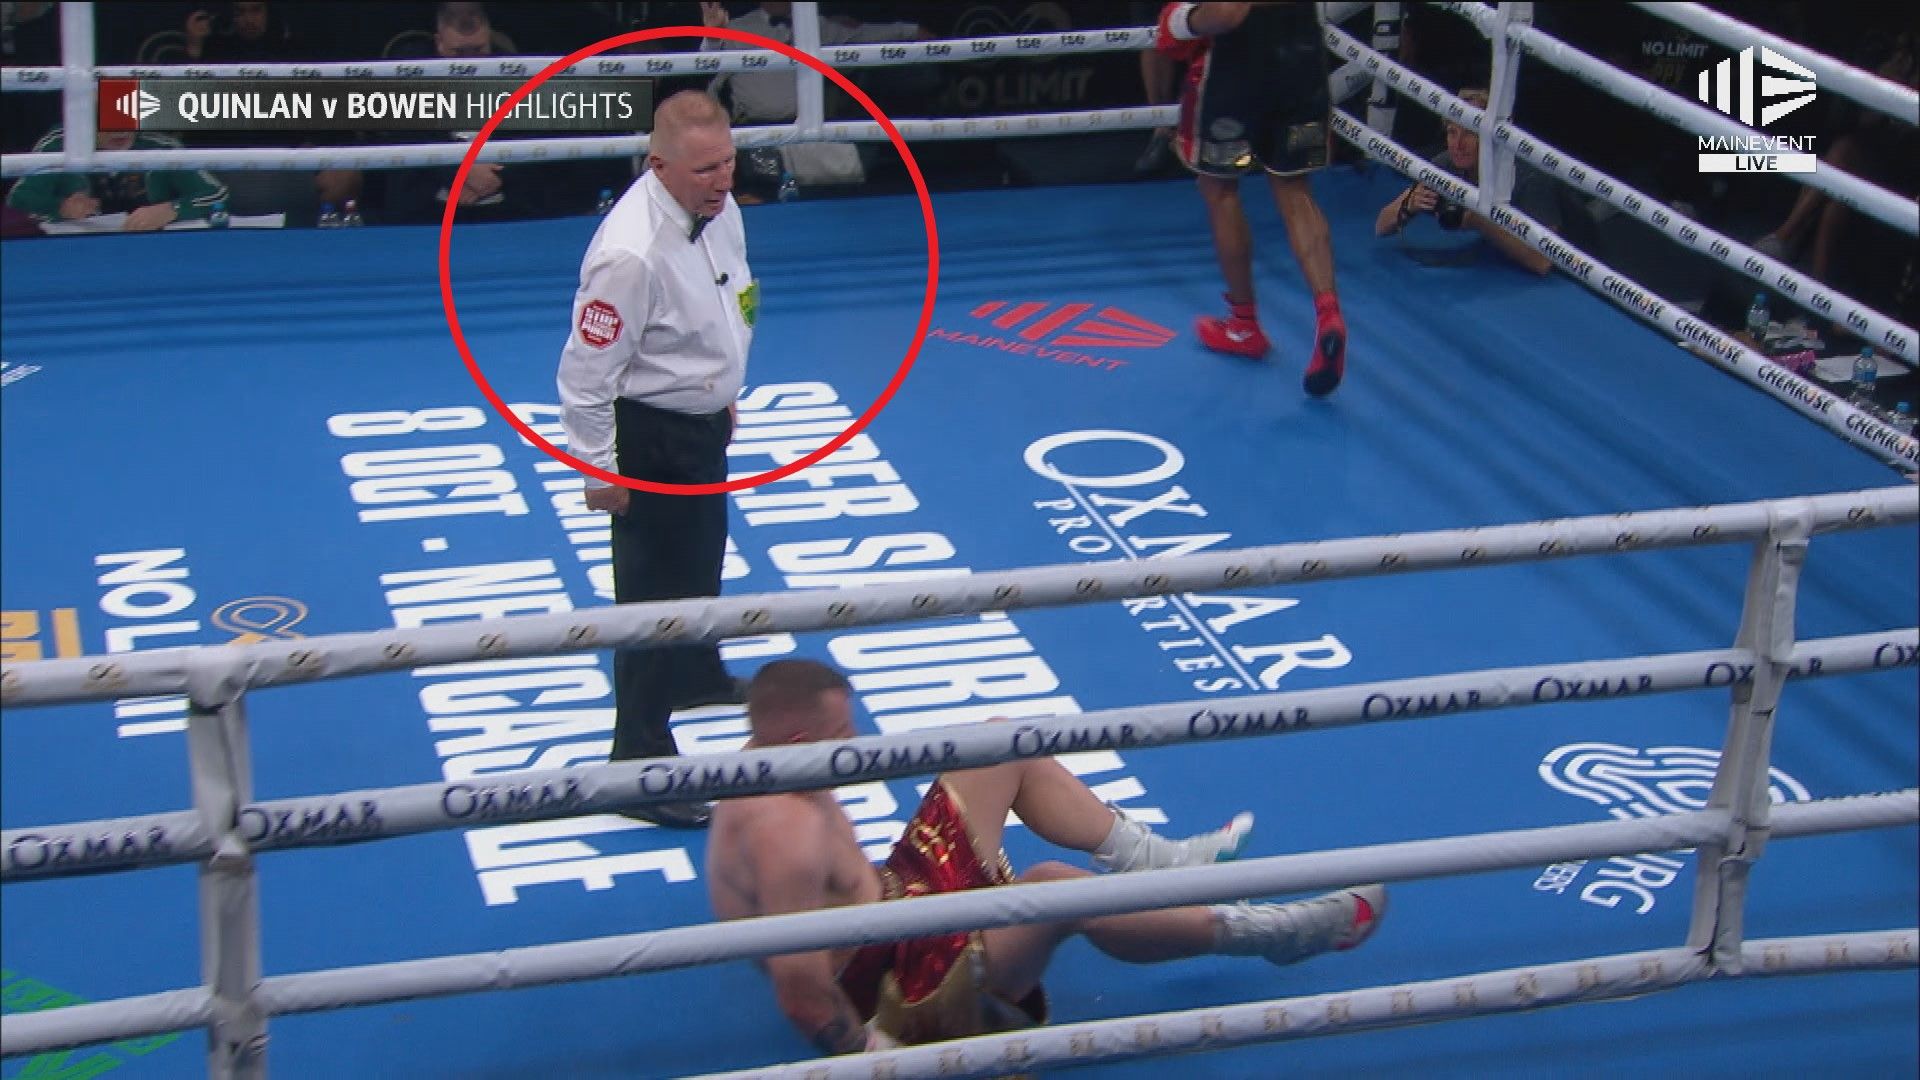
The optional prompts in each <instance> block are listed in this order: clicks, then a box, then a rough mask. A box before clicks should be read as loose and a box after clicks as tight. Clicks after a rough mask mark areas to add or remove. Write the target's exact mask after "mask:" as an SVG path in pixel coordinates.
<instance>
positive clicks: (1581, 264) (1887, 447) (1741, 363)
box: [1333, 94, 1920, 472]
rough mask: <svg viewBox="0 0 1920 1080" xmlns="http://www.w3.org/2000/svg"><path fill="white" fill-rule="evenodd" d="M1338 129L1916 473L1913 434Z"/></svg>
mask: <svg viewBox="0 0 1920 1080" xmlns="http://www.w3.org/2000/svg"><path fill="white" fill-rule="evenodd" d="M1441 97H1442V98H1451V99H1452V100H1454V101H1455V102H1456V103H1457V104H1458V105H1459V107H1460V108H1461V109H1463V110H1464V109H1466V108H1469V106H1468V105H1467V104H1466V103H1465V102H1460V101H1459V100H1458V99H1457V98H1452V95H1451V94H1443V95H1441ZM1416 100H1422V99H1416ZM1422 103H1423V104H1424V101H1423V102H1422ZM1450 112H1451V108H1450V109H1449V113H1450ZM1333 129H1334V131H1335V132H1336V133H1337V134H1339V136H1340V137H1341V138H1343V139H1345V140H1347V141H1348V142H1350V143H1352V144H1353V145H1354V146H1356V147H1358V148H1359V149H1360V150H1361V151H1363V152H1364V153H1366V154H1368V155H1369V156H1371V157H1375V158H1378V159H1379V160H1381V161H1384V162H1386V163H1387V164H1389V165H1392V166H1393V167H1394V168H1395V169H1398V170H1399V171H1401V172H1403V173H1406V174H1407V175H1408V176H1411V177H1416V178H1418V179H1419V180H1420V181H1421V182H1422V183H1424V184H1428V185H1430V186H1433V187H1436V188H1440V189H1442V190H1444V191H1445V192H1446V193H1447V194H1448V196H1449V197H1450V198H1454V199H1456V200H1457V201H1460V202H1462V203H1464V204H1465V205H1468V206H1474V207H1481V208H1482V210H1483V213H1485V214H1486V216H1487V218H1488V219H1490V220H1491V221H1493V222H1494V224H1496V225H1498V226H1500V227H1501V228H1502V229H1505V230H1506V231H1507V232H1509V233H1512V234H1513V235H1515V236H1517V237H1519V238H1520V239H1521V240H1523V241H1525V242H1526V243H1527V244H1529V245H1531V246H1532V247H1534V248H1535V249H1537V250H1539V251H1540V252H1541V253H1542V254H1544V255H1546V256H1547V257H1548V258H1550V259H1552V260H1553V261H1554V262H1555V263H1557V264H1558V265H1559V266H1560V268H1561V269H1563V270H1565V271H1566V272H1567V274H1568V275H1569V276H1571V277H1573V278H1574V279H1576V280H1578V281H1579V282H1581V283H1582V284H1584V285H1586V286H1587V287H1588V288H1590V289H1592V290H1593V291H1595V292H1597V293H1599V294H1600V295H1601V296H1604V297H1606V298H1607V299H1608V300H1611V301H1612V302H1613V303H1614V305H1615V306H1617V307H1619V308H1620V309H1621V310H1623V311H1626V312H1627V313H1629V314H1631V315H1633V316H1634V317H1636V318H1638V319H1640V320H1641V321H1643V322H1648V323H1652V324H1653V325H1655V326H1657V327H1660V328H1661V329H1662V330H1664V331H1666V332H1667V333H1668V334H1670V335H1672V336H1673V338H1674V339H1675V340H1678V341H1681V342H1686V343H1690V344H1689V351H1691V352H1693V353H1694V354H1695V355H1697V356H1699V357H1701V358H1703V359H1705V360H1708V361H1710V362H1712V363H1713V364H1715V365H1717V366H1719V367H1720V368H1722V369H1724V370H1726V371H1728V372H1730V373H1732V374H1733V375H1735V376H1737V377H1738V378H1740V379H1741V380H1742V381H1744V382H1746V383H1748V384H1750V385H1752V386H1755V387H1758V388H1759V389H1761V390H1763V391H1765V392H1766V393H1767V394H1768V395H1769V396H1771V397H1773V398H1774V399H1775V400H1777V401H1780V402H1783V403H1785V404H1786V405H1787V406H1789V407H1790V408H1792V409H1793V410H1794V411H1795V412H1798V413H1800V414H1801V415H1803V416H1806V417H1808V418H1809V419H1811V420H1814V421H1816V422H1817V423H1819V424H1820V425H1821V426H1823V427H1825V428H1827V429H1828V430H1830V431H1832V432H1833V433H1834V434H1836V435H1839V436H1840V437H1841V438H1843V439H1846V440H1847V441H1848V442H1851V443H1853V444H1855V445H1856V446H1859V447H1861V448H1862V449H1864V450H1867V451H1868V452H1870V453H1872V454H1873V455H1874V456H1875V457H1877V458H1879V459H1880V460H1882V461H1885V462H1887V463H1888V464H1890V465H1896V466H1898V467H1900V468H1902V469H1904V470H1907V471H1909V472H1911V471H1914V470H1916V469H1920V440H1916V439H1915V437H1914V436H1912V435H1908V434H1903V433H1902V432H1900V431H1899V430H1897V429H1895V428H1894V427H1892V426H1890V425H1889V424H1887V423H1886V422H1885V421H1884V420H1882V419H1880V418H1879V417H1878V416H1875V415H1873V414H1872V413H1869V412H1866V411H1865V410H1862V409H1860V408H1857V407H1855V406H1854V405H1853V403H1851V402H1849V401H1847V400H1845V399H1843V398H1841V397H1839V396H1838V395H1836V394H1833V393H1831V392H1829V391H1828V390H1826V389H1824V388H1823V387H1821V386H1819V385H1817V384H1816V383H1814V382H1812V381H1811V380H1809V379H1806V378H1803V377H1801V376H1799V375H1796V374H1794V373H1793V372H1791V371H1788V370H1787V369H1786V368H1784V367H1781V366H1780V365H1779V364H1776V363H1773V362H1772V361H1770V360H1768V359H1767V358H1766V357H1764V356H1762V355H1761V354H1759V353H1757V352H1755V351H1753V350H1752V349H1749V348H1747V347H1746V346H1745V345H1743V344H1742V343H1741V342H1740V341H1738V340H1737V339H1735V338H1734V337H1733V336H1732V335H1730V334H1724V333H1721V332H1720V331H1718V330H1716V329H1714V328H1713V327H1712V326H1710V325H1708V324H1707V323H1706V322H1705V321H1703V320H1701V319H1699V318H1697V317H1696V316H1694V315H1693V313H1691V312H1689V311H1688V310H1687V309H1686V308H1684V307H1681V306H1680V305H1679V304H1677V303H1675V302H1673V301H1672V300H1670V299H1667V298H1666V297H1663V296H1661V295H1659V294H1658V293H1655V292H1653V291H1652V290H1650V289H1648V288H1646V287H1645V286H1643V285H1640V284H1638V283H1636V282H1634V281H1633V279H1631V278H1628V277H1626V276H1625V275H1623V274H1621V273H1619V272H1617V271H1615V270H1614V269H1613V268H1612V267H1610V266H1608V265H1606V264H1605V263H1603V262H1601V261H1599V260H1598V259H1596V258H1594V257H1593V256H1592V255H1590V254H1588V253H1586V252H1584V251H1581V250H1580V249H1579V248H1576V247H1574V246H1573V245H1572V244H1571V243H1568V242H1567V240H1566V239H1565V238H1564V237H1562V236H1560V235H1559V234H1558V233H1555V232H1553V231H1552V230H1551V229H1548V228H1547V227H1546V226H1544V225H1542V224H1540V223H1539V222H1538V221H1535V220H1534V219H1533V218H1531V217H1529V216H1527V215H1526V214H1525V213H1523V212H1522V211H1521V210H1520V209H1519V208H1518V207H1516V206H1514V205H1513V204H1512V203H1499V204H1496V205H1494V206H1493V207H1491V208H1486V206H1485V202H1484V201H1483V200H1482V199H1481V196H1480V189H1479V188H1477V187H1474V186H1473V185H1470V184H1468V183H1466V182H1465V181H1463V180H1461V179H1459V178H1458V177H1455V176H1451V175H1449V174H1448V173H1447V172H1446V171H1445V170H1443V169H1440V168H1437V167H1435V166H1431V165H1426V164H1423V163H1422V162H1421V161H1420V159H1419V158H1416V157H1415V156H1413V154H1411V153H1409V152H1408V151H1407V149H1406V148H1405V147H1403V146H1401V145H1400V144H1398V143H1396V142H1394V141H1393V140H1392V139H1390V138H1388V137H1387V136H1386V135H1384V134H1382V133H1381V132H1378V131H1375V130H1373V129H1372V128H1369V127H1367V126H1366V125H1365V124H1362V123H1360V122H1359V121H1358V120H1355V119H1353V118H1352V117H1350V116H1348V115H1346V114H1345V113H1342V112H1338V111H1336V112H1334V113H1333Z"/></svg>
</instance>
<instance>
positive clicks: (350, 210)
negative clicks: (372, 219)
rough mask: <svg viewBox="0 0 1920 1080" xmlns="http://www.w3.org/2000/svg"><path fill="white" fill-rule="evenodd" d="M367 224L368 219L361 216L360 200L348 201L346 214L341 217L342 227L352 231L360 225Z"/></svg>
mask: <svg viewBox="0 0 1920 1080" xmlns="http://www.w3.org/2000/svg"><path fill="white" fill-rule="evenodd" d="M366 223H367V222H366V219H365V218H362V217H361V216H360V202H359V200H357V199H348V200H347V209H346V212H345V213H343V214H341V215H340V225H341V227H343V228H348V229H351V228H354V227H355V226H358V225H365V224H366Z"/></svg>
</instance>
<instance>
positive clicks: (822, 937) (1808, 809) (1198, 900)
mask: <svg viewBox="0 0 1920 1080" xmlns="http://www.w3.org/2000/svg"><path fill="white" fill-rule="evenodd" d="M1916 822H1920V789H1907V790H1904V791H1897V792H1887V793H1884V794H1877V795H1857V796H1848V797H1845V798H1838V799H1823V800H1816V801H1813V802H1807V803H1787V804H1782V805H1781V806H1779V807H1776V808H1775V810H1774V819H1773V824H1772V835H1773V836H1774V837H1775V838H1777V839H1793V838H1797V837H1799V836H1801V835H1827V834H1831V833H1837V832H1848V831H1854V830H1860V829H1875V828H1893V827H1899V826H1904V825H1912V824H1914V823H1916ZM1729 824H1730V821H1729V817H1728V815H1727V814H1726V813H1725V812H1724V811H1717V810H1693V811H1685V812H1682V813H1677V814H1667V815H1662V816H1659V817H1653V818H1640V819H1632V820H1620V821H1604V822H1592V823H1587V824H1580V825H1556V826H1550V827H1546V828H1537V829H1515V830H1508V831H1501V832H1491V833H1478V834H1472V835H1466V836H1448V837H1442V838H1439V839H1433V840H1412V841H1403V842H1399V843H1391V844H1374V845H1368V846H1364V847H1355V848H1342V849H1335V850H1329V851H1316V852H1309V853H1305V854H1299V855H1275V856H1268V857H1266V858H1259V859H1247V860H1241V861H1237V862H1228V863H1216V864H1213V865H1209V866H1192V867H1185V868H1181V869H1173V870H1153V871H1142V872H1137V873H1130V874H1110V875H1102V876H1098V877H1092V878H1080V879H1075V880H1068V881H1051V882H1044V883H1030V884H1020V885H1005V886H1000V887H997V888H993V889H976V890H969V891H966V892H958V893H943V894H939V895H934V896H924V897H913V898H908V899H903V900H893V901H886V902H882V903H878V904H870V905H864V906H863V907H862V908H861V909H860V912H859V914H858V916H853V915H852V912H851V911H850V910H849V909H846V908H839V909H827V910H821V911H808V912H801V913H798V914H791V915H769V916H761V917H758V918H753V919H742V920H736V921H732V922H726V923H707V924H700V925H694V926H681V927H674V928H671V929H667V930H653V931H646V932H643V933H636V934H621V935H615V936H610V937H602V938H591V939H583V940H576V941H567V942H561V943H558V944H552V945H533V946H526V947H522V948H515V949H503V950H498V951H494V952H487V953H469V954H465V955H459V956H441V957H434V958H431V959H427V960H405V961H396V962H392V963H385V964H366V965H359V966H355V967H346V968H335V969H331V970H327V971H319V972H305V973H300V974H295V975H278V976H271V977H268V978H265V979H262V980H261V981H260V984H259V986H258V987H257V988H256V989H255V991H254V993H253V995H252V997H253V1003H254V1005H255V1006H257V1007H258V1008H259V1009H260V1010H261V1012H262V1013H263V1014H265V1015H267V1016H284V1015H288V1014H292V1013H302V1012H316V1011H321V1010H326V1009H337V1008H347V1007H356V1006H366V1005H380V1004H388V1003H392V1002H396V1001H407V1000H413V999H417V998H425V997H443V996H448V995H453V994H464V993H476V992H480V991H488V990H507V989H530V988H533V987H538V986H548V985H552V984H555V983H563V982H577V981H582V980H587V979H600V978H612V977H616V976H626V975H639V974H645V973H649V972H658V971H667V970H672V969H675V968H684V967H692V966H696V965H705V964H716V963H724V962H728V961H734V960H750V959H758V958H761V957H766V956H775V955H779V954H782V953H790V952H797V951H805V950H813V949H827V948H843V947H849V946H859V945H871V944H875V943H878V942H885V941H902V940H907V939H911V938H922V937H928V936H932V935H937V934H947V933H956V932H959V931H963V930H968V929H985V928H991V927H998V926H1017V925H1024V924H1030V923H1036V922H1048V921H1053V920H1058V919H1066V918H1090V917H1093V916H1098V915H1114V914H1122V913H1125V912H1130V911H1142V910H1152V909H1158V908H1165V907H1173V906H1177V905H1182V904H1210V903H1220V902H1225V901H1231V900H1237V899H1240V898H1243V897H1248V896H1278V895H1287V894H1293V893H1301V892H1311V891H1317V890H1322V889H1330V888H1339V887H1341V886H1344V885H1351V884H1354V883H1356V882H1362V881H1379V882H1385V883H1389V884H1391V883H1393V882H1399V881H1414V880H1423V879H1428V878H1433V877H1442V876H1455V875H1460V874H1477V873H1490V872H1494V871H1498V870H1512V869H1519V868H1523V867H1535V866H1546V865H1551V864H1554V863H1560V862H1568V861H1573V860H1580V859H1602V858H1610V857H1613V856H1616V855H1620V856H1624V855H1633V854H1638V853H1651V852H1665V851H1685V850H1688V849H1692V848H1697V847H1699V846H1701V845H1703V844H1706V843H1708V842H1710V841H1712V840H1714V839H1715V838H1718V837H1721V836H1724V835H1725V834H1726V833H1727V829H1728V826H1729ZM1803 830H1804V831H1803ZM1908 964H1909V965H1910V964H1911V961H1910V960H1909V961H1908ZM192 993H193V991H191V990H185V991H166V992H163V993H161V994H156V995H147V996H144V997H139V998H126V999H121V1000H119V1001H116V1002H98V1003H94V1005H93V1006H91V1008H89V1009H88V1011H87V1012H85V1013H76V1010H75V1009H74V1008H68V1009H58V1010H48V1011H45V1012H39V1013H33V1014H30V1015H28V1016H22V1017H15V1018H10V1019H11V1020H12V1023H10V1024H9V1026H8V1027H7V1028H6V1030H5V1032H4V1036H3V1037H0V1054H5V1055H9V1056H10V1055H14V1054H21V1053H32V1052H40V1051H45V1050H54V1049H62V1048H66V1047H71V1046H77V1045H84V1044H86V1043H95V1042H106V1041H111V1040H114V1039H124V1038H131V1037H136V1036H139V1035H150V1034H158V1033H159V1032H161V1031H166V1030H173V1029H171V1028H163V1027H159V1026H158V1025H159V1024H163V1023H171V1022H172V1020H171V1017H172V1016H173V1015H175V1014H177V1013H178V1012H179V1011H180V1010H181V1008H182V1007H183V1005H190V1004H191V1000H192V999H191V998H190V997H185V996H183V995H190V994H192ZM108 1006H119V1008H117V1009H110V1008H108ZM76 1016H77V1017H78V1019H79V1020H80V1021H81V1023H79V1024H76V1023H75V1019H76ZM1123 1022H1124V1021H1123Z"/></svg>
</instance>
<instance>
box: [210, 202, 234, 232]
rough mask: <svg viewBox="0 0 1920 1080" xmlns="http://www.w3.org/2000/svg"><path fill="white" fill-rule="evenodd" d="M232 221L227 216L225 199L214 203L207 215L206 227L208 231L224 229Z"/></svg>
mask: <svg viewBox="0 0 1920 1080" xmlns="http://www.w3.org/2000/svg"><path fill="white" fill-rule="evenodd" d="M232 221H233V218H232V217H230V216H229V215H228V214H227V200H225V199H221V200H220V201H219V202H216V203H214V204H213V209H212V210H210V211H208V213H207V227H208V228H210V229H224V228H226V227H227V226H228V225H229V224H230V223H231V222H232Z"/></svg>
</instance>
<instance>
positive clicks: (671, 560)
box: [610, 398, 733, 761]
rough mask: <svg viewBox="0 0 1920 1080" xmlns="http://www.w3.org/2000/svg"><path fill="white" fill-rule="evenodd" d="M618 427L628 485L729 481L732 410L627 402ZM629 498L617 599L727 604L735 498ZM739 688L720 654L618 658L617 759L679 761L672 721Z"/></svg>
mask: <svg viewBox="0 0 1920 1080" xmlns="http://www.w3.org/2000/svg"><path fill="white" fill-rule="evenodd" d="M614 425H615V426H614V437H615V445H616V448H617V450H616V452H617V454H618V456H619V465H620V474H621V475H622V476H630V477H633V478H634V479H636V480H651V481H655V482H657V483H664V484H716V483H720V482H722V481H724V480H726V478H727V440H728V439H729V438H730V437H731V436H732V434H733V421H732V418H731V417H730V416H729V415H728V413H727V411H726V410H724V409H722V410H721V411H719V412H717V413H709V414H706V415H700V416H695V415H689V414H687V413H678V412H672V411H670V410H667V409H657V408H654V407H652V406H650V405H642V404H640V403H639V402H637V401H628V400H626V399H625V398H622V399H620V400H618V401H616V402H615V403H614ZM628 494H629V496H630V501H629V502H628V504H627V512H626V514H624V515H618V516H615V517H614V518H613V592H614V599H615V600H616V601H618V602H619V603H622V604H630V603H635V602H639V601H644V600H684V599H688V598H691V597H699V596H718V595H720V568H721V562H722V560H723V559H725V557H726V552H727V496H726V495H725V494H724V493H722V494H718V495H662V494H658V493H656V492H651V491H634V490H631V489H629V492H628ZM729 683H730V679H729V677H728V675H727V670H726V668H725V667H724V666H723V665H722V664H721V663H720V647H719V646H718V645H667V646H662V647H659V648H647V649H621V650H618V651H616V652H615V653H614V657H613V696H614V725H613V753H612V754H611V756H610V759H611V760H613V761H624V760H627V759H630V758H646V757H669V756H672V755H673V754H674V753H675V747H674V741H673V733H672V732H671V731H669V730H668V728H667V720H668V718H669V717H670V716H671V715H672V714H673V710H674V708H675V707H676V706H680V705H684V704H687V703H688V702H692V701H696V700H699V699H700V698H702V697H703V696H706V695H709V694H712V693H713V692H715V691H717V690H721V689H724V688H726V687H727V686H728V685H729Z"/></svg>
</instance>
